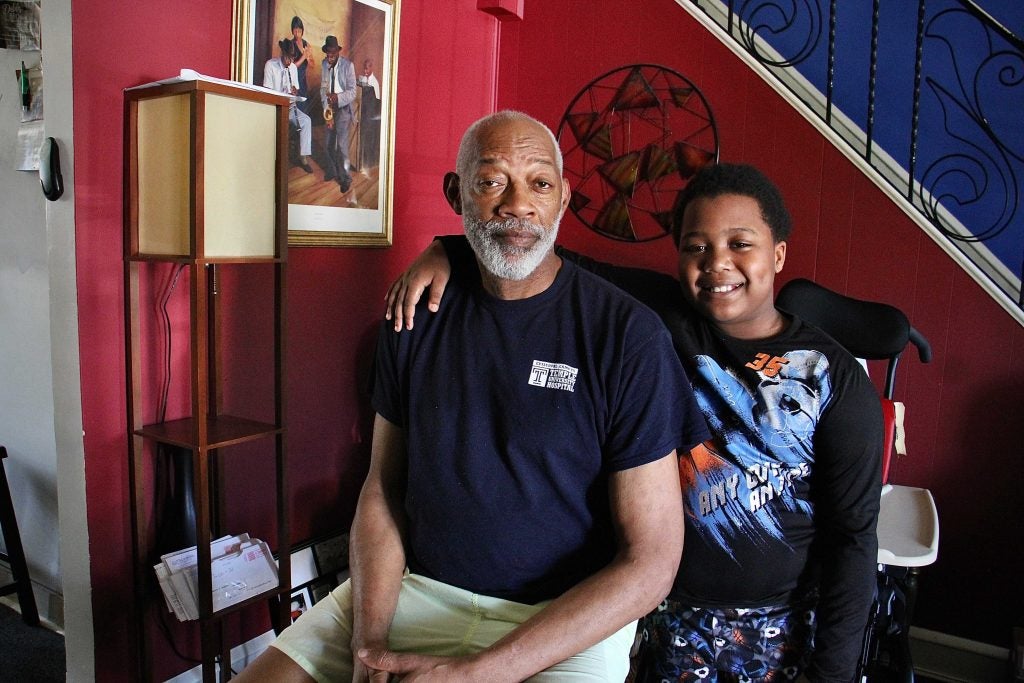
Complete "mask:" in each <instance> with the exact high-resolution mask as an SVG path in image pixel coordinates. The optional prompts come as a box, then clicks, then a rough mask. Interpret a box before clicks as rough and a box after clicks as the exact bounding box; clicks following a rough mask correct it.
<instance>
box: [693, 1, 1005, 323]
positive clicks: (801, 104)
mask: <svg viewBox="0 0 1024 683" xmlns="http://www.w3.org/2000/svg"><path fill="white" fill-rule="evenodd" d="M675 1H676V3H677V4H678V5H679V6H680V7H682V8H683V9H684V10H686V11H687V12H689V13H690V14H692V15H693V16H694V17H695V18H696V19H697V20H698V21H700V22H701V23H702V24H703V25H705V26H706V27H707V28H708V30H710V31H711V32H712V33H714V34H715V35H717V36H718V38H719V39H720V40H721V41H722V42H723V43H725V44H726V45H727V46H728V47H729V48H730V49H731V50H732V51H733V52H734V53H736V54H737V55H738V56H739V57H740V58H741V59H743V60H744V62H746V63H747V64H748V65H749V66H750V68H752V69H754V70H755V71H756V72H757V73H758V74H760V75H761V77H762V78H763V79H764V80H765V81H766V82H767V83H768V84H769V85H770V86H771V87H772V88H774V89H775V90H776V91H777V92H778V93H779V94H780V95H781V96H782V97H783V98H784V99H786V100H787V101H788V102H789V103H790V104H791V105H792V106H794V107H795V108H796V109H797V110H798V111H799V112H800V113H801V114H802V115H803V116H804V117H805V118H806V119H807V120H808V121H809V122H810V123H811V124H812V125H814V126H815V127H816V128H817V129H818V130H819V131H820V132H821V133H822V135H824V136H825V137H826V138H828V139H829V140H830V141H831V142H832V143H833V144H834V145H835V146H836V147H837V148H838V149H839V150H840V151H841V152H843V153H844V154H845V155H846V156H847V157H848V158H849V159H850V160H851V161H853V163H854V164H856V165H857V166H858V167H859V168H860V169H861V171H863V172H864V173H865V174H866V175H867V176H868V177H870V178H871V179H872V180H873V181H874V182H875V183H876V184H877V185H878V186H879V187H880V188H881V189H882V190H883V191H884V192H885V193H886V194H887V195H888V196H889V197H890V198H891V199H892V200H893V201H894V202H895V203H896V204H898V205H899V206H900V207H901V208H902V209H903V211H904V212H906V214H907V215H908V216H910V217H911V219H912V220H914V222H915V223H917V224H918V225H919V226H920V227H921V229H922V230H924V231H925V232H926V233H927V234H928V235H929V236H930V237H931V238H932V239H933V240H935V242H936V243H937V244H938V245H939V246H940V247H941V248H942V249H943V250H944V251H945V252H946V253H948V254H949V255H950V256H951V257H952V258H953V259H954V260H955V261H956V262H957V263H959V264H960V265H961V266H962V267H963V268H964V269H965V270H966V271H967V272H968V273H969V274H970V275H971V276H972V277H973V278H974V279H975V280H976V281H977V282H978V283H979V284H980V285H981V286H982V287H983V288H984V289H985V291H987V292H988V293H989V294H990V295H991V296H992V297H993V298H994V299H995V300H996V301H997V302H998V303H999V304H1000V305H1001V306H1002V307H1003V308H1004V309H1005V310H1006V311H1007V312H1008V313H1009V314H1010V315H1011V316H1013V317H1014V319H1016V320H1017V322H1018V323H1020V324H1021V325H1024V291H1022V278H1024V199H1022V196H1024V39H1022V38H1021V36H1020V35H1019V34H1015V33H1014V32H1013V31H1011V30H1010V29H1008V28H1006V27H1005V26H1004V25H1003V24H1001V23H1000V21H999V20H997V19H996V18H994V17H993V16H991V15H990V14H988V13H986V12H985V11H984V10H982V9H981V7H980V6H979V5H978V4H977V3H975V2H972V1H971V0H927V2H926V0H917V1H916V2H911V0H901V1H900V2H886V3H882V2H881V0H870V1H868V0H846V1H844V2H842V3H840V2H838V0H800V1H795V0H675ZM990 2H992V3H993V6H994V5H998V4H1000V3H1003V4H1006V3H1007V2H1009V3H1010V4H1008V5H1007V7H1006V8H1004V9H1006V11H1007V12H1010V13H1013V12H1016V13H1018V14H1019V15H1020V17H1021V21H1020V22H1019V23H1020V24H1021V25H1024V10H1021V9H1019V8H1018V7H1017V6H1016V5H1014V4H1012V3H1013V2H1015V0H990ZM1018 30H1019V29H1018Z"/></svg>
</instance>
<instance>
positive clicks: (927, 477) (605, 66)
mask: <svg viewBox="0 0 1024 683" xmlns="http://www.w3.org/2000/svg"><path fill="white" fill-rule="evenodd" d="M585 4H586V9H585V11H583V10H582V9H581V7H582V5H581V4H579V3H558V2H528V3H527V5H526V10H525V13H524V19H523V21H522V22H518V23H513V24H506V25H505V26H506V28H505V30H503V33H502V36H501V66H500V69H499V91H500V97H499V106H514V107H517V108H521V109H524V110H526V111H529V112H531V113H532V114H534V115H536V116H538V117H540V118H541V119H543V120H544V121H545V122H547V123H548V124H550V125H552V126H557V125H558V122H559V120H560V118H561V115H562V113H563V111H564V109H565V107H566V106H567V105H568V103H569V102H570V101H571V99H572V97H574V96H575V94H576V93H577V92H578V91H579V90H580V89H581V88H583V87H584V86H585V85H586V84H587V83H588V82H589V81H590V80H592V79H593V78H595V77H597V76H599V75H601V74H603V73H605V72H606V71H610V70H611V69H614V68H616V67H619V66H622V65H624V64H629V63H655V64H663V65H665V66H668V67H671V68H673V69H675V70H676V71H679V72H681V73H682V74H684V75H685V76H687V77H688V78H690V79H691V80H692V81H693V82H694V83H695V84H696V85H697V86H698V88H700V89H701V91H702V92H703V94H704V96H705V97H706V98H707V99H708V101H709V102H710V105H711V107H712V109H713V111H714V114H715V117H716V119H717V123H718V131H719V139H720V144H721V158H722V160H725V161H740V162H747V163H753V164H755V165H757V166H759V167H760V168H761V169H763V170H764V171H765V172H766V173H767V174H768V175H769V176H770V177H772V178H773V179H774V180H775V181H776V182H777V183H778V184H779V186H780V187H781V189H782V191H783V195H784V196H785V197H786V199H787V204H788V205H789V208H790V210H791V211H792V213H793V219H794V225H795V229H794V236H793V237H792V239H791V240H790V247H789V250H788V252H787V263H786V269H785V270H784V271H783V273H782V275H781V276H780V283H781V282H783V281H785V280H786V279H789V278H793V277H809V278H812V279H815V280H817V281H819V282H821V283H822V284H825V285H827V286H831V287H833V288H836V289H838V290H840V291H843V292H846V293H848V294H850V295H851V296H856V297H861V298H866V299H874V300H878V301H885V302H887V303H891V304H894V305H896V306H898V307H900V308H902V309H903V310H904V311H905V312H906V313H907V314H908V316H909V317H910V319H911V322H912V323H913V324H914V326H915V327H917V328H918V329H919V330H921V332H923V333H924V334H925V336H926V337H927V338H928V339H929V340H930V341H931V344H932V347H933V349H934V352H935V360H934V361H933V362H932V363H931V364H930V365H922V364H921V363H919V362H918V361H917V359H916V356H914V354H913V352H910V353H908V354H907V355H906V357H905V358H904V360H903V363H902V365H901V370H900V371H899V373H898V378H897V399H898V400H902V401H904V402H905V403H906V405H907V411H908V413H907V433H908V444H909V451H910V452H909V455H908V456H907V457H906V458H904V459H902V460H899V461H897V462H895V463H894V465H893V469H892V474H891V479H892V481H893V483H900V484H907V485H913V486H922V487H926V488H929V489H930V490H931V491H932V493H933V494H934V496H935V500H936V504H937V506H938V509H939V516H940V528H941V541H940V547H939V560H938V562H937V563H936V564H935V565H933V566H930V567H927V568H926V569H924V570H923V572H922V576H921V592H920V598H919V602H918V606H917V613H916V618H915V624H917V625H918V626H921V627H924V628H929V629H934V630H937V631H941V632H944V633H949V634H953V635H956V636H961V637H965V638H969V639H973V640H979V641H982V642H987V643H994V644H998V645H1000V646H1004V647H1005V646H1008V645H1009V637H1010V633H1011V627H1012V626H1013V625H1014V624H1020V612H1021V610H1022V609H1024V604H1022V600H1021V598H1022V591H1021V590H1020V587H1019V585H1018V581H1019V573H1020V569H1021V567H1022V566H1024V562H1022V559H1024V558H1022V551H1021V543H1019V542H1018V540H1019V538H1020V532H1019V531H1018V526H1017V525H1018V524H1019V523H1020V515H1021V504H1020V494H1019V488H1020V482H1021V481H1022V480H1024V479H1022V476H1021V475H1022V474H1024V468H1022V464H1021V463H1022V460H1024V459H1022V455H1024V449H1022V448H1021V437H1020V431H1019V430H1020V428H1021V425H1022V424H1024V400H1022V397H1021V391H1022V388H1024V364H1021V363H1020V362H1019V360H1018V359H1019V357H1020V354H1021V352H1022V351H1024V328H1022V327H1021V326H1020V325H1019V324H1018V323H1016V322H1015V321H1014V320H1013V319H1012V318H1010V316H1009V315H1007V314H1006V313H1005V312H1004V311H1003V310H1002V309H1001V308H1000V307H999V306H998V305H997V304H996V303H995V302H993V301H992V300H991V299H990V298H989V296H988V295H987V294H985V293H984V292H983V291H982V290H981V288H980V287H978V286H977V285H976V284H975V283H974V281H973V280H971V278H970V277H968V276H967V275H966V274H965V273H964V272H963V270H961V269H960V267H959V266H957V265H955V264H954V263H953V261H952V260H951V259H949V258H948V257H947V256H946V255H945V254H944V252H942V251H941V250H940V249H939V248H938V247H937V246H936V245H935V243H934V242H932V240H931V239H930V238H929V237H927V236H926V235H925V234H924V233H923V232H922V231H921V230H920V229H919V228H918V227H917V226H916V225H915V224H913V223H912V222H911V221H910V220H909V219H908V218H907V217H906V216H905V215H904V214H902V213H901V212H900V211H899V210H898V209H897V208H896V207H895V205H894V204H893V203H892V202H890V201H889V200H888V199H887V198H886V197H885V196H884V195H883V194H882V192H881V191H879V190H878V189H877V188H876V187H875V186H874V185H873V184H872V183H871V182H870V181H869V180H867V179H866V178H865V177H864V176H863V175H862V174H860V172H859V171H858V170H857V169H856V168H855V167H854V166H853V165H852V164H851V163H850V162H849V161H848V160H847V159H846V158H845V157H843V156H842V155H841V154H840V153H839V152H837V151H836V149H835V148H834V147H832V146H831V145H830V144H829V143H828V142H826V141H825V140H824V139H823V138H822V137H821V136H820V135H819V134H818V133H817V132H816V130H815V129H814V128H813V127H812V126H811V125H810V124H808V123H807V122H806V121H805V120H804V119H803V118H802V117H801V116H800V115H799V114H797V113H795V112H794V111H793V110H792V109H791V108H790V107H789V105H788V104H786V103H785V102H784V101H783V100H782V99H781V98H780V97H778V96H777V95H776V94H775V92H774V91H773V90H771V89H770V88H769V87H768V86H767V85H765V83H764V82H763V81H762V80H761V79H760V78H759V77H758V76H756V75H755V74H754V73H753V72H752V71H750V70H749V69H748V68H747V67H746V66H745V65H744V64H743V63H742V62H741V60H740V59H739V58H737V57H736V56H734V55H733V54H732V53H731V52H730V51H729V50H728V49H726V48H725V47H724V46H723V45H721V44H720V43H719V42H718V40H717V39H716V38H714V37H713V36H712V35H711V34H710V33H709V32H708V31H706V30H705V29H704V28H703V27H702V26H701V25H700V24H699V23H698V22H696V21H695V20H694V19H692V18H691V17H690V15H689V14H687V13H686V12H685V11H684V10H683V9H681V8H680V7H678V6H677V4H676V3H675V2H674V1H673V0H644V2H643V3H624V2H621V0H592V1H591V2H588V3H585ZM563 226H564V227H563V230H562V233H561V235H560V241H561V242H562V243H563V244H566V245H567V246H569V247H572V248H576V249H579V250H581V251H585V252H587V253H589V254H591V255H594V256H597V257H601V258H608V259H611V260H617V261H619V262H624V263H634V264H640V265H648V266H654V267H658V268H661V269H663V270H665V271H666V272H672V271H673V269H674V262H675V255H674V253H673V249H672V245H671V244H670V242H669V241H668V240H660V241H658V242H654V243H649V244H646V245H624V244H622V243H619V242H613V241H612V240H608V239H604V238H601V237H598V236H595V235H593V234H592V233H589V232H588V231H586V230H584V229H583V228H582V227H581V226H580V224H579V222H578V221H577V220H576V219H575V218H574V217H572V216H569V217H568V218H567V219H566V220H565V221H563ZM952 587H955V593H951V591H950V588H952ZM954 596H955V597H954Z"/></svg>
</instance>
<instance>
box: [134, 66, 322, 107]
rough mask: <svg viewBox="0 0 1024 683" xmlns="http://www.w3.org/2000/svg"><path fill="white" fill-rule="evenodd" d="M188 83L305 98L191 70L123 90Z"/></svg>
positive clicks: (302, 99) (297, 98)
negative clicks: (209, 84) (202, 83)
mask: <svg viewBox="0 0 1024 683" xmlns="http://www.w3.org/2000/svg"><path fill="white" fill-rule="evenodd" d="M189 81H206V82H207V83H220V84H221V85H230V86H232V87H235V88H244V89H245V90H255V91H256V92H263V93H269V94H271V95H279V96H281V97H287V98H288V99H289V100H291V101H293V102H296V101H305V99H306V98H304V97H303V98H299V97H298V96H297V95H286V94H285V93H283V92H280V91H278V90H273V89H271V88H264V87H263V86H262V85H253V84H252V83H242V82H241V81H229V80H228V79H226V78H214V77H213V76H204V75H203V74H201V73H199V72H198V71H194V70H192V69H182V70H181V72H180V73H179V74H178V75H177V76H171V77H170V78H164V79H163V80H159V81H153V82H151V83H143V84H142V85H133V86H132V87H130V88H125V90H139V89H141V88H154V87H156V86H158V85H169V84H171V83H188V82H189Z"/></svg>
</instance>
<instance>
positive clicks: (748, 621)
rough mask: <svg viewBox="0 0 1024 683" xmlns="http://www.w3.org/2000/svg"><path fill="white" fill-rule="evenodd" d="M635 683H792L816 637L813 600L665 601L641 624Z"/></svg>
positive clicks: (804, 665)
mask: <svg viewBox="0 0 1024 683" xmlns="http://www.w3.org/2000/svg"><path fill="white" fill-rule="evenodd" d="M641 631H642V633H641V634H640V639H641V640H640V650H639V652H638V654H637V662H636V663H637V673H636V679H635V680H636V681H637V683H677V682H678V683H684V682H687V681H701V682H703V683H715V682H717V683H733V682H737V683H747V682H748V681H749V682H750V683H760V682H761V681H764V682H766V683H767V682H778V681H792V680H795V679H796V678H797V676H798V675H799V674H800V672H801V671H803V669H804V668H805V667H806V665H807V662H808V659H809V657H810V653H811V648H812V647H813V639H814V602H813V601H808V602H806V603H804V604H801V605H798V606H789V605H787V606H783V607H762V608H756V609H707V608H701V607H688V606H685V605H681V604H679V603H677V602H675V601H672V600H668V601H665V602H664V603H662V604H661V606H660V607H659V608H658V610H657V611H655V612H652V613H651V614H650V615H648V616H647V617H646V618H645V619H644V621H643V622H642V624H641Z"/></svg>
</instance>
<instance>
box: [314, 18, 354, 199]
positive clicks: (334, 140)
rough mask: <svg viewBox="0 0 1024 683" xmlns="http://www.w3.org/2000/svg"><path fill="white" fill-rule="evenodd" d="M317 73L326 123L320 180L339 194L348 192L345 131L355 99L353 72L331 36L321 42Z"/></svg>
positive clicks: (350, 179)
mask: <svg viewBox="0 0 1024 683" xmlns="http://www.w3.org/2000/svg"><path fill="white" fill-rule="evenodd" d="M323 51H324V54H325V55H326V57H324V60H323V63H322V64H321V69H320V100H321V102H322V103H323V106H324V121H325V122H326V123H327V150H326V152H327V170H326V172H325V174H324V180H337V181H338V186H339V187H340V188H341V191H342V192H343V193H344V192H348V190H349V188H350V187H351V186H352V176H350V175H349V174H348V128H349V124H350V123H351V122H352V100H354V99H355V97H356V87H357V86H356V70H355V67H353V66H352V62H350V61H349V60H347V59H345V58H344V57H342V56H341V45H339V44H338V39H337V37H335V36H327V39H326V40H325V41H324V46H323Z"/></svg>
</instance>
